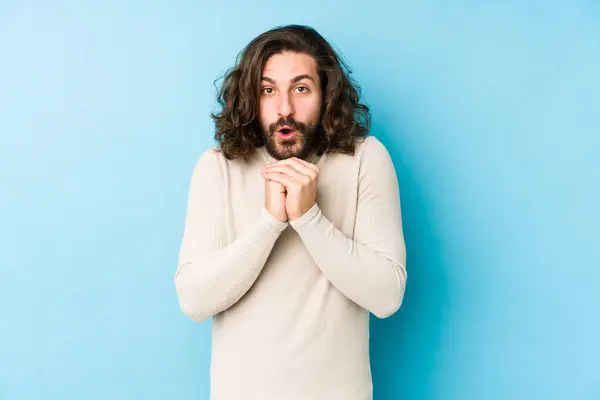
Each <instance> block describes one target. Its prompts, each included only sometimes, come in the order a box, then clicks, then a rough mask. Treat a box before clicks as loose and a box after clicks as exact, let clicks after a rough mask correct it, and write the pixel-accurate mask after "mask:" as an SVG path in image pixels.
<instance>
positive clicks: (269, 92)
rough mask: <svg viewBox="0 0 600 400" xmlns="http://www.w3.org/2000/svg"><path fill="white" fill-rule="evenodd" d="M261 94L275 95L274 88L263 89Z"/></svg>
mask: <svg viewBox="0 0 600 400" xmlns="http://www.w3.org/2000/svg"><path fill="white" fill-rule="evenodd" d="M261 92H262V93H263V94H271V93H273V88H270V87H266V88H262V90H261Z"/></svg>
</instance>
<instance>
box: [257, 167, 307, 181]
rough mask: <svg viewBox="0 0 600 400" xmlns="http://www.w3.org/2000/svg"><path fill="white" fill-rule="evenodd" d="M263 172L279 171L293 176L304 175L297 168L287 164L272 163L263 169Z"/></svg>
mask: <svg viewBox="0 0 600 400" xmlns="http://www.w3.org/2000/svg"><path fill="white" fill-rule="evenodd" d="M265 172H279V173H282V174H286V175H288V176H291V177H295V178H297V177H298V176H300V175H301V176H306V175H304V174H303V173H302V172H299V171H298V170H297V169H295V168H293V167H291V166H289V165H274V166H272V167H270V168H267V169H265Z"/></svg>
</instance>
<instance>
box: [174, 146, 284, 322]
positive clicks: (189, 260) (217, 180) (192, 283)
mask: <svg viewBox="0 0 600 400" xmlns="http://www.w3.org/2000/svg"><path fill="white" fill-rule="evenodd" d="M223 182H224V179H223V176H222V173H221V169H220V168H219V160H218V159H217V156H216V153H215V152H214V151H213V150H210V151H207V152H206V153H204V154H203V155H202V156H201V157H200V159H199V160H198V162H197V164H196V166H195V168H194V171H193V174H192V178H191V183H190V189H189V194H188V204H187V214H186V220H185V229H184V234H183V239H182V243H181V247H180V252H179V260H178V266H177V271H176V273H175V287H176V290H177V296H178V300H179V304H180V307H181V310H182V311H183V313H184V314H186V315H187V316H188V317H190V318H191V319H193V320H195V321H203V320H205V319H208V318H209V317H212V316H214V315H215V314H217V313H219V312H221V311H223V310H225V309H227V308H229V307H230V306H232V305H233V304H235V303H236V302H237V301H238V300H239V299H240V298H241V297H242V296H243V295H244V294H245V293H246V292H247V291H248V289H250V287H251V286H252V284H253V283H254V281H255V280H256V278H257V277H258V275H259V273H260V271H261V270H262V268H263V266H264V264H265V262H266V260H267V258H268V256H269V254H270V252H271V250H272V248H273V245H274V244H275V241H276V240H277V238H278V237H279V235H280V234H281V232H282V231H283V230H284V229H285V227H286V226H287V225H288V223H284V222H280V221H278V220H277V219H275V218H274V217H272V216H271V214H270V213H269V212H268V211H267V210H266V208H263V210H262V211H261V214H260V217H259V218H258V219H257V221H256V222H255V223H254V224H253V225H251V226H249V227H248V228H247V230H246V231H245V232H244V233H243V234H242V235H240V236H239V237H238V238H236V239H235V240H233V241H231V243H230V241H229V239H228V235H227V220H228V215H227V205H228V199H227V198H226V197H225V196H224V195H223V193H224V189H225V188H224V185H223Z"/></svg>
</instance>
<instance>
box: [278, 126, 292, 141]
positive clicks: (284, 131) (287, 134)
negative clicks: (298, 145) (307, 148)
mask: <svg viewBox="0 0 600 400" xmlns="http://www.w3.org/2000/svg"><path fill="white" fill-rule="evenodd" d="M277 133H278V134H279V136H281V137H282V138H284V139H289V138H291V137H293V136H294V135H295V134H296V131H295V130H293V129H290V128H281V129H280V130H278V131H277Z"/></svg>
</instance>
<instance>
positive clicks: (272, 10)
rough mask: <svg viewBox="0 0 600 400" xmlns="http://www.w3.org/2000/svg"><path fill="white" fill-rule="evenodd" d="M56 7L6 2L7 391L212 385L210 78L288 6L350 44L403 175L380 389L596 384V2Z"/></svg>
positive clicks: (466, 396)
mask: <svg viewBox="0 0 600 400" xmlns="http://www.w3.org/2000/svg"><path fill="white" fill-rule="evenodd" d="M36 3H37V4H36ZM49 3H50V2H42V1H38V2H33V1H29V2H17V1H8V2H7V1H3V2H2V3H0V57H1V62H0V132H1V139H2V140H1V145H0V185H1V188H2V194H1V196H0V210H1V213H2V214H1V218H0V220H1V223H0V226H1V228H0V322H1V326H0V328H1V329H0V399H2V400H4V399H6V400H17V399H18V400H33V399H36V400H37V399H45V400H51V399H60V400H67V399H89V400H95V399H108V398H110V399H161V400H162V399H167V398H168V399H171V398H172V399H180V400H183V399H206V398H207V393H208V367H209V356H210V323H209V322H207V323H203V324H196V323H194V322H192V321H190V320H187V319H186V318H185V317H184V316H183V315H182V313H181V312H180V311H179V309H178V305H177V302H176V297H175V292H174V286H173V281H172V277H173V273H174V269H175V266H176V258H177V252H178V247H179V243H180V239H181V234H182V229H183V220H184V209H185V202H186V195H187V189H188V182H189V177H190V173H191V170H192V167H193V165H194V163H195V161H196V159H197V157H198V155H199V154H200V153H201V152H202V151H203V150H204V149H206V148H207V147H208V146H210V145H211V144H212V122H211V121H210V119H209V117H208V113H209V112H210V111H211V110H214V109H215V107H216V103H215V101H214V95H215V89H214V86H213V81H214V80H215V79H216V78H218V77H219V75H221V74H222V73H223V72H224V71H225V69H226V68H228V67H229V66H230V65H231V64H232V62H233V61H234V59H235V55H236V54H237V52H238V51H239V50H240V49H241V48H242V47H243V46H244V45H245V44H246V43H247V42H248V41H249V40H250V39H251V38H253V37H254V36H255V35H257V34H259V33H260V32H262V31H263V30H266V29H268V28H270V27H272V26H274V25H278V24H284V23H290V22H298V23H307V24H311V25H313V26H314V27H316V28H317V29H318V30H320V31H321V32H322V33H323V34H324V35H325V36H326V37H327V38H329V39H330V40H331V41H332V42H333V43H334V45H335V46H336V47H337V48H338V49H341V51H342V52H343V54H344V56H345V58H346V59H347V60H348V61H349V63H350V65H351V67H352V69H353V71H354V76H355V77H356V79H357V80H358V81H359V82H360V83H361V85H362V87H363V94H364V99H365V101H366V102H367V104H368V105H369V106H370V107H371V109H372V113H373V117H374V126H373V134H374V135H375V136H378V137H379V138H380V139H381V140H382V141H383V142H384V143H385V144H386V145H387V146H388V147H389V149H390V152H391V153H392V156H393V158H394V161H395V164H396V166H397V171H398V176H399V179H400V185H401V190H402V205H403V213H404V226H405V231H406V242H407V247H408V253H409V255H408V269H409V287H408V290H407V293H406V297H405V302H404V304H403V307H402V309H401V310H400V311H399V312H398V314H397V315H395V316H394V317H392V318H390V319H387V320H383V321H378V320H374V321H373V329H372V354H373V374H374V381H375V385H376V389H375V393H376V399H377V400H385V399H406V400H409V399H415V400H416V399H419V400H420V399H435V400H470V399H473V400H475V399H477V400H479V399H486V400H496V399H498V400H500V399H502V400H504V399H569V400H571V399H598V398H600V373H599V369H598V359H600V344H599V342H598V338H599V337H600V319H599V318H598V315H599V312H598V305H599V303H600V299H599V297H600V295H599V293H600V283H599V282H600V251H599V250H598V249H599V247H600V246H598V244H597V239H598V232H599V230H600V217H599V214H600V213H599V210H598V209H599V206H600V189H599V183H598V182H599V181H600V178H599V175H600V156H598V151H599V150H598V149H599V148H600V139H599V137H600V111H599V110H600V96H599V93H600V72H599V71H600V6H599V5H598V3H597V2H593V1H571V2H567V1H564V2H562V4H560V3H559V2H555V1H552V2H542V1H534V2H529V5H523V4H522V3H525V2H496V3H494V2H485V4H484V3H483V2H468V1H459V2H453V3H452V4H450V2H405V4H403V5H396V6H391V2H390V4H386V3H383V2H382V3H377V2H375V3H373V2H369V7H368V8H365V6H364V4H363V3H362V2H361V3H358V2H357V3H356V5H355V6H349V5H348V4H344V5H343V8H340V7H342V5H341V4H340V5H336V3H334V2H330V3H329V4H328V5H324V4H323V3H324V2H322V1H313V0H311V1H305V2H302V4H299V5H297V6H292V5H288V6H281V4H282V3H281V2H271V3H269V2H266V1H262V2H241V1H240V2H238V3H236V4H232V3H228V4H227V5H221V3H220V2H211V3H210V4H200V2H191V1H181V2H167V1H162V2H160V1H157V2H142V1H135V2H131V1H129V2H120V1H116V0H112V1H87V2H76V1H58V2H52V3H53V5H49ZM83 3H85V4H83ZM123 3H126V4H127V5H124V4H123ZM249 3H253V5H252V6H251V5H249ZM501 3H502V4H501Z"/></svg>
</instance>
